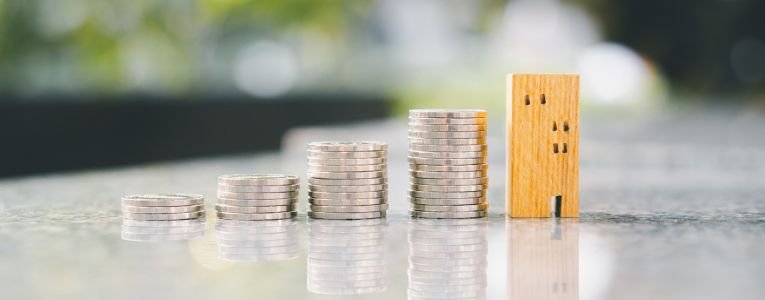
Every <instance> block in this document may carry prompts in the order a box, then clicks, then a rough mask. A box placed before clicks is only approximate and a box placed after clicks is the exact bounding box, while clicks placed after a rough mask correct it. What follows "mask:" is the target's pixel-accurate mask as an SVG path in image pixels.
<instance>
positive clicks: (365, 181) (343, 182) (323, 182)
mask: <svg viewBox="0 0 765 300" xmlns="http://www.w3.org/2000/svg"><path fill="white" fill-rule="evenodd" d="M385 183H388V180H387V179H386V178H363V179H321V178H313V177H309V178H308V184H312V185H343V186H347V185H374V184H385Z"/></svg>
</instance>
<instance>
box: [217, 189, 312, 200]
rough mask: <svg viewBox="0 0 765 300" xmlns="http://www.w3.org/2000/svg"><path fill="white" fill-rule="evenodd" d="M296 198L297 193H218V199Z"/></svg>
mask: <svg viewBox="0 0 765 300" xmlns="http://www.w3.org/2000/svg"><path fill="white" fill-rule="evenodd" d="M297 196H298V192H297V191H293V192H279V193H235V192H226V191H218V198H224V199H237V200H270V199H286V198H295V197H297Z"/></svg>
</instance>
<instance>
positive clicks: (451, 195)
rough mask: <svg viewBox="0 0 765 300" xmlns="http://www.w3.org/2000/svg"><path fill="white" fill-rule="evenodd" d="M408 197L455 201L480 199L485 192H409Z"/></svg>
mask: <svg viewBox="0 0 765 300" xmlns="http://www.w3.org/2000/svg"><path fill="white" fill-rule="evenodd" d="M409 196H411V197H415V198H430V199H433V198H435V199H455V198H480V197H486V191H478V192H444V193H439V192H421V191H411V190H410V191H409Z"/></svg>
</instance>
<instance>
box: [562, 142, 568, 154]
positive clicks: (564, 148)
mask: <svg viewBox="0 0 765 300" xmlns="http://www.w3.org/2000/svg"><path fill="white" fill-rule="evenodd" d="M563 153H568V144H567V143H563Z"/></svg>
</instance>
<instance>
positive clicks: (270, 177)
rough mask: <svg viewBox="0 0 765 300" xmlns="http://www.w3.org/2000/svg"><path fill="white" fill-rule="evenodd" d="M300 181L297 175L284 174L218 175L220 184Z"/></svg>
mask: <svg viewBox="0 0 765 300" xmlns="http://www.w3.org/2000/svg"><path fill="white" fill-rule="evenodd" d="M299 182H300V178H298V177H297V176H291V175H283V174H228V175H221V176H218V184H224V185H249V186H252V185H294V184H298V183H299Z"/></svg>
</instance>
